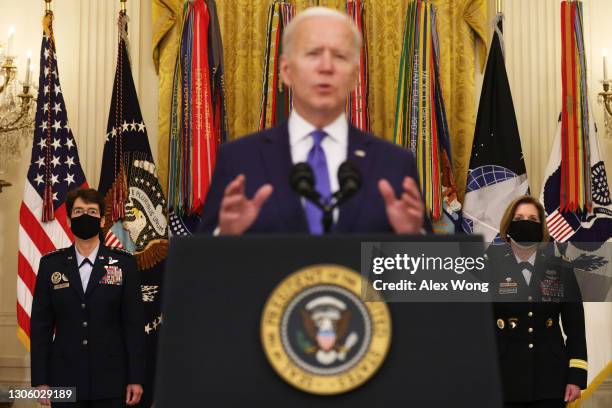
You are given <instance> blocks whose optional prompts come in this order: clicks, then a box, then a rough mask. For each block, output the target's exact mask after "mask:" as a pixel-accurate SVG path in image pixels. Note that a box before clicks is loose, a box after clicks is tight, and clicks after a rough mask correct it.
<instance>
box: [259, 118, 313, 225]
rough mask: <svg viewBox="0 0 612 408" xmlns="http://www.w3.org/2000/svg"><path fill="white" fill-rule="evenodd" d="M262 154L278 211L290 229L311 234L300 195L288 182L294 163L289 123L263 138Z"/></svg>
mask: <svg viewBox="0 0 612 408" xmlns="http://www.w3.org/2000/svg"><path fill="white" fill-rule="evenodd" d="M261 156H262V160H263V165H264V168H265V171H266V175H267V178H268V180H270V183H271V184H272V186H273V187H274V191H273V193H272V197H270V198H271V199H272V200H273V203H274V205H276V206H277V207H278V214H280V216H281V218H282V219H283V221H284V222H285V224H286V225H287V226H288V227H289V231H291V232H304V233H308V224H307V223H306V216H305V215H304V208H303V207H302V203H301V201H300V197H299V196H298V194H297V193H295V192H294V191H293V190H292V189H291V185H290V184H289V175H290V173H291V168H292V166H293V163H292V161H291V149H290V147H289V131H288V129H287V122H285V123H283V124H281V125H280V126H278V127H276V128H275V129H272V130H271V131H270V132H269V134H268V135H266V136H265V137H264V139H263V145H262V148H261Z"/></svg>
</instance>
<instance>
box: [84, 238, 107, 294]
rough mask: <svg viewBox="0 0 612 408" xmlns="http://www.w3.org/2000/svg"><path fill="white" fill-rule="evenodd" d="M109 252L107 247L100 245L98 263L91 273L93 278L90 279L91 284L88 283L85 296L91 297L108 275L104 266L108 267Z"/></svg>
mask: <svg viewBox="0 0 612 408" xmlns="http://www.w3.org/2000/svg"><path fill="white" fill-rule="evenodd" d="M108 255H109V250H108V248H107V247H106V246H104V245H103V244H102V243H100V248H99V249H98V254H97V255H96V262H94V266H93V269H92V271H91V276H90V277H89V282H88V283H87V290H86V291H85V296H90V295H91V292H93V290H94V289H95V288H97V287H98V285H99V284H100V279H102V277H103V276H104V274H105V273H106V269H104V265H106V263H107V260H108Z"/></svg>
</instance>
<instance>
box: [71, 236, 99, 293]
mask: <svg viewBox="0 0 612 408" xmlns="http://www.w3.org/2000/svg"><path fill="white" fill-rule="evenodd" d="M98 249H100V243H98V245H97V246H96V247H95V248H94V250H93V251H91V254H89V256H83V255H81V253H80V252H79V250H78V249H76V246H75V252H76V259H77V266H78V267H79V275H81V284H82V285H83V292H85V291H86V290H87V284H88V283H89V277H90V276H91V271H92V270H93V264H94V263H95V262H96V256H97V255H98ZM85 258H87V259H89V262H91V265H90V264H88V263H87V262H85V264H83V266H81V264H82V263H83V261H84V260H85Z"/></svg>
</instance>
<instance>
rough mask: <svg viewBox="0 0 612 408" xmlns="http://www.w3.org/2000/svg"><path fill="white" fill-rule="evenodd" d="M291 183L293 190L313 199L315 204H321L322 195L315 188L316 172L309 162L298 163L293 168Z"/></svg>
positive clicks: (310, 199) (290, 177) (290, 176)
mask: <svg viewBox="0 0 612 408" xmlns="http://www.w3.org/2000/svg"><path fill="white" fill-rule="evenodd" d="M289 183H290V184H291V188H293V191H295V192H296V193H298V194H299V195H301V196H304V197H306V199H308V200H309V201H312V202H313V203H314V204H315V205H317V206H319V205H320V204H319V199H320V198H321V195H320V194H319V192H318V191H317V190H316V189H315V178H314V173H313V172H312V168H311V167H310V165H309V164H308V163H305V162H301V163H296V164H295V165H294V166H293V167H292V168H291V173H290V175H289Z"/></svg>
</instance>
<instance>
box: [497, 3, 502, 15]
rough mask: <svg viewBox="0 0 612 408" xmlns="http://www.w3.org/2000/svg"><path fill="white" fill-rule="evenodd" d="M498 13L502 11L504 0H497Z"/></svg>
mask: <svg viewBox="0 0 612 408" xmlns="http://www.w3.org/2000/svg"><path fill="white" fill-rule="evenodd" d="M496 3H497V14H501V13H502V0H497V2H496Z"/></svg>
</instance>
